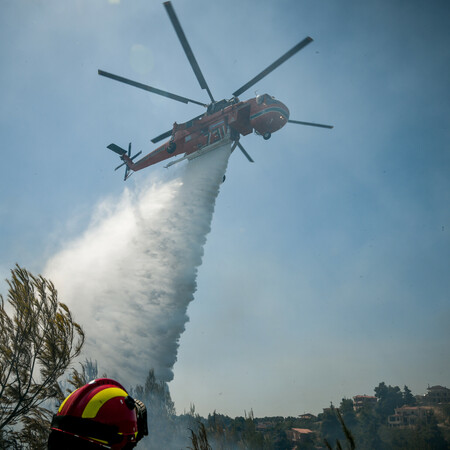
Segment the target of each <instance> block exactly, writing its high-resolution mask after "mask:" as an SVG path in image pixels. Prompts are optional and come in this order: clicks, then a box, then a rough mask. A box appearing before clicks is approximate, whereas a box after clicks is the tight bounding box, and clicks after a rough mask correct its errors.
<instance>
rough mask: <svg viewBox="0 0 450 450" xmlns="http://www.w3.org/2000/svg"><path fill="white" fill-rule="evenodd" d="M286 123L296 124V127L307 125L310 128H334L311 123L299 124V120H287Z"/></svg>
mask: <svg viewBox="0 0 450 450" xmlns="http://www.w3.org/2000/svg"><path fill="white" fill-rule="evenodd" d="M288 122H289V123H296V124H297V125H308V126H310V127H320V128H334V126H333V125H324V124H322V123H312V122H300V121H299V120H288Z"/></svg>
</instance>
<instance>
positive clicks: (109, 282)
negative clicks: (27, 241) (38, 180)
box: [45, 144, 230, 386]
mask: <svg viewBox="0 0 450 450" xmlns="http://www.w3.org/2000/svg"><path fill="white" fill-rule="evenodd" d="M229 155H230V145H229V144H226V145H224V146H222V147H219V148H218V149H216V150H214V151H213V152H211V153H208V154H206V155H204V156H202V157H201V158H197V159H195V160H193V161H191V162H189V163H188V164H187V165H186V167H184V168H183V170H181V171H180V172H181V174H180V175H179V176H178V177H177V178H173V179H171V180H169V181H166V182H156V183H155V182H153V183H150V184H147V185H145V186H144V187H140V188H137V189H136V190H130V189H125V190H124V192H123V195H122V197H121V198H120V199H119V200H118V201H117V200H115V201H114V202H113V201H112V200H107V201H104V202H102V203H101V204H100V205H99V206H98V207H97V209H96V212H95V214H94V218H93V220H92V223H91V225H90V226H89V227H88V229H87V230H86V231H85V232H84V233H83V235H82V236H80V237H79V238H77V239H75V240H74V241H73V242H69V243H66V244H65V245H64V248H63V249H62V250H61V251H60V252H59V253H58V254H56V255H55V256H54V257H52V258H51V260H50V261H48V264H47V266H46V268H45V276H47V277H49V278H50V279H51V280H52V281H53V282H54V283H55V286H56V287H57V289H58V292H59V297H60V299H61V301H63V302H65V303H66V304H67V305H68V306H69V308H70V309H71V310H72V312H73V313H74V316H75V319H76V320H77V321H78V322H79V323H80V324H81V325H82V326H83V328H84V330H85V332H86V336H87V341H86V345H85V350H84V355H83V357H89V358H93V359H96V360H97V361H98V364H99V370H100V371H105V372H106V373H107V374H108V375H109V376H112V377H116V378H118V379H119V380H121V381H122V382H123V383H125V384H126V385H128V386H130V385H134V384H136V383H141V384H142V383H143V382H144V380H145V378H146V376H147V374H148V370H149V369H150V368H154V369H155V375H156V377H157V378H158V379H160V380H163V381H170V380H171V379H172V378H173V366H174V364H175V362H176V359H177V350H178V345H179V344H178V343H179V339H180V336H181V334H182V333H183V331H184V329H185V324H186V322H187V320H188V316H187V313H186V312H187V307H188V305H189V303H190V302H191V301H192V300H193V298H194V292H195V290H196V275H197V268H198V267H199V266H200V264H201V262H202V256H203V246H204V244H205V242H206V235H207V234H208V232H209V231H210V226H211V219H212V214H213V211H214V206H215V201H216V197H217V195H218V192H219V187H220V185H221V182H222V179H223V176H224V174H225V171H226V167H227V164H228V158H229ZM145 175H146V174H145V172H141V173H138V174H137V175H136V176H141V177H145Z"/></svg>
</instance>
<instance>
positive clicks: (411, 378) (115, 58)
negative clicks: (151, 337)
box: [0, 0, 450, 417]
mask: <svg viewBox="0 0 450 450" xmlns="http://www.w3.org/2000/svg"><path fill="white" fill-rule="evenodd" d="M173 6H174V8H175V11H176V13H177V15H178V18H179V20H180V22H181V24H182V27H183V29H184V32H185V34H186V36H187V38H188V40H189V43H190V45H191V47H192V50H193V52H194V54H195V56H196V58H197V61H198V63H199V66H200V68H201V70H202V72H203V74H204V76H205V78H206V80H207V82H208V85H209V87H210V89H211V91H212V92H213V94H214V96H215V98H229V97H231V93H232V92H233V91H235V90H236V89H238V88H239V87H240V86H242V85H243V84H244V83H246V82H247V81H248V80H249V79H251V78H252V77H253V76H255V75H256V74H257V73H259V72H260V71H261V70H263V69H264V68H265V67H267V66H268V65H269V64H270V63H272V62H273V61H274V60H275V59H277V58H278V57H279V56H281V55H282V54H283V53H284V52H286V51H287V50H289V49H290V48H291V47H293V46H294V45H295V44H296V43H297V42H299V41H300V40H302V39H303V38H304V37H306V36H311V37H312V38H313V39H314V42H313V43H311V44H310V45H308V46H307V47H306V48H305V49H303V50H302V51H300V52H299V53H298V54H297V55H295V56H294V57H293V58H291V59H290V60H289V61H287V62H286V63H285V64H283V65H282V66H281V67H279V68H278V69H277V70H276V71H274V72H273V73H271V74H270V75H268V76H267V77H266V78H264V79H263V80H261V81H260V82H259V83H258V84H257V85H255V86H254V87H252V88H251V89H250V90H249V91H247V92H246V93H244V94H242V95H241V99H242V100H245V99H247V98H251V97H253V96H254V95H255V92H256V93H259V94H261V93H265V92H268V93H270V94H271V95H273V96H275V97H276V98H277V99H280V100H281V101H282V102H283V103H285V104H286V105H287V106H288V108H289V109H290V113H291V119H294V120H302V121H310V122H319V123H329V124H333V125H334V127H335V128H334V129H333V130H327V129H320V128H312V127H303V126H297V125H287V126H286V127H284V128H283V129H282V130H280V131H279V132H277V133H274V134H273V136H272V138H271V139H270V140H268V141H264V140H263V139H262V138H261V137H259V136H256V135H249V136H246V137H244V138H242V140H241V142H242V144H243V145H244V147H245V148H246V150H247V151H248V153H249V154H250V155H251V156H252V157H253V159H254V160H255V163H254V164H250V163H249V162H248V161H247V160H246V159H245V158H244V157H243V155H242V154H240V153H238V152H234V153H233V154H232V155H231V157H230V160H229V163H228V168H227V171H226V175H227V179H226V181H225V183H223V184H222V185H221V186H220V192H219V194H218V196H217V199H216V202H215V208H214V214H213V216H212V223H211V231H210V232H209V234H208V235H207V241H206V244H205V246H204V248H203V257H202V262H201V265H199V266H198V272H197V279H196V291H195V294H194V299H193V301H192V302H191V303H190V304H189V306H188V307H187V315H188V316H189V321H188V322H187V323H186V329H185V331H184V332H183V333H182V334H181V337H180V339H179V347H178V353H177V361H176V363H175V365H174V367H173V375H174V378H173V381H171V382H170V383H169V387H170V391H171V394H172V398H173V400H174V401H175V406H176V409H177V411H178V412H179V413H181V412H183V410H188V409H189V406H190V404H191V403H194V404H195V406H196V410H197V411H198V412H199V413H201V414H203V415H206V414H208V413H210V412H212V411H214V410H216V411H217V412H220V413H222V414H228V415H230V416H233V417H234V416H238V415H243V414H244V411H249V410H250V409H253V412H254V414H255V416H256V417H262V416H273V415H284V416H287V415H293V416H295V415H298V414H302V413H304V412H311V413H313V414H317V413H319V412H321V411H322V408H324V407H327V406H328V405H329V403H330V402H333V403H335V404H339V402H340V400H341V399H342V398H343V397H347V398H349V397H352V396H353V395H357V394H369V395H370V394H373V388H374V387H375V386H376V385H378V383H379V382H381V381H384V382H386V384H391V385H399V386H400V387H403V386H404V385H407V386H408V387H409V388H410V389H411V390H412V391H413V392H414V393H416V394H424V393H425V392H426V388H427V386H428V385H434V384H441V385H444V386H447V387H449V385H450V358H449V342H450V328H449V327H448V323H450V306H449V293H450V273H449V272H450V270H449V267H450V264H449V263H450V261H449V259H450V208H449V205H450V176H449V173H450V154H449V151H450V127H449V126H448V123H449V118H450V87H449V83H448V80H449V79H450V50H449V49H450V34H449V33H448V21H449V18H450V6H449V4H448V2H445V1H433V2H426V1H418V0H413V1H403V0H399V1H396V2H391V1H388V0H381V1H379V0H378V1H373V0H370V1H367V2H358V1H356V0H342V1H340V2H331V1H325V0H304V1H299V0H280V1H268V0H264V1H260V0H239V1H238V0H228V1H227V2H223V1H210V0H189V1H187V0H174V1H173ZM0 11H1V14H0V61H1V70H0V99H1V102H0V136H1V142H2V168H3V170H2V177H1V178H0V236H1V237H0V255H1V259H0V276H1V278H2V279H5V278H8V277H9V271H10V269H11V268H12V267H14V264H15V263H19V264H20V265H21V266H23V267H26V268H27V269H28V270H31V271H32V272H33V273H42V272H43V271H44V270H45V268H46V267H47V265H48V263H49V261H52V260H53V258H54V257H55V255H58V254H60V253H61V252H63V251H64V249H66V248H67V247H68V246H70V245H71V243H73V242H77V240H79V239H80V237H82V236H86V234H87V233H88V231H89V230H90V229H91V227H92V224H93V223H95V221H96V217H97V215H98V214H99V211H101V205H104V204H105V202H106V203H107V204H116V205H121V202H123V201H124V200H123V199H124V198H126V195H128V194H127V193H130V192H131V193H133V192H141V190H142V189H143V186H153V185H152V183H159V184H158V186H159V185H160V184H161V183H162V184H164V183H167V184H168V185H170V183H171V182H173V180H176V179H177V177H178V176H179V174H180V171H182V170H183V168H176V167H175V168H173V170H172V168H171V169H164V168H163V167H162V166H155V167H152V168H149V169H147V170H144V171H141V172H138V173H136V174H135V175H134V176H133V177H131V178H130V179H129V180H127V182H126V183H125V184H124V182H123V176H122V173H118V172H114V170H113V169H114V167H116V166H117V165H118V163H119V162H118V159H117V155H115V154H113V153H112V152H110V151H109V150H107V149H106V146H107V145H108V144H110V143H111V142H115V143H116V144H118V145H121V146H126V145H127V143H128V142H130V141H132V143H133V148H134V149H136V150H142V151H143V152H144V154H145V153H146V152H149V151H151V150H152V149H153V148H154V145H153V144H152V143H151V142H150V139H152V138H153V137H155V136H157V135H159V134H160V133H162V132H164V131H166V130H167V129H169V128H170V127H171V126H172V123H173V122H174V121H177V122H178V123H181V122H184V121H187V120H189V119H191V118H192V117H194V116H197V115H198V114H200V113H202V112H203V110H202V107H200V106H198V105H184V104H182V103H178V102H174V101H170V100H168V99H166V98H163V97H159V96H156V95H151V94H149V93H147V92H144V91H141V90H139V89H134V88H132V87H130V86H126V85H123V84H120V83H117V82H114V81H112V80H108V79H106V78H103V77H99V76H98V74H97V70H98V69H102V70H105V71H108V72H112V73H115V74H118V75H121V76H124V77H127V78H131V79H133V80H136V81H139V82H143V83H147V84H150V85H152V86H155V87H158V88H160V89H165V90H168V91H171V92H173V93H175V94H179V95H183V96H186V97H189V98H193V99H196V100H199V101H205V102H207V100H208V96H207V94H206V92H204V91H203V90H202V89H201V88H200V86H199V84H198V82H197V79H196V78H195V76H194V74H193V72H192V70H191V68H190V66H189V63H188V61H187V59H186V57H185V55H184V53H183V51H182V48H181V46H180V44H179V42H178V39H177V37H176V34H175V32H174V30H173V28H172V25H171V24H170V21H169V19H168V17H167V14H166V12H165V10H164V8H163V6H162V3H161V2H157V1H153V0H146V1H144V0H134V1H125V0H121V1H118V0H115V1H107V0H94V1H92V0H77V1H75V0H71V1H68V2H64V3H62V2H59V1H56V0H46V1H31V0H30V1H25V0H19V1H17V0H2V2H1V3H0ZM162 199H163V197H162ZM162 199H161V201H162ZM115 243H116V242H115V241H114V238H111V244H110V245H111V246H114V245H115ZM56 287H57V288H58V289H61V287H60V286H58V285H57V286H56ZM0 292H2V293H3V294H5V292H6V283H3V284H2V285H0ZM61 300H62V301H64V299H63V298H62V299H61ZM83 301H86V302H88V301H89V299H84V300H83ZM92 302H95V299H92ZM68 304H69V303H68ZM69 306H70V307H72V305H70V304H69ZM73 307H74V308H75V307H76V305H75V304H74V305H73ZM96 319H97V320H101V319H99V318H96ZM81 325H84V326H85V325H86V324H83V323H81ZM129 338H130V340H131V342H132V340H133V336H129Z"/></svg>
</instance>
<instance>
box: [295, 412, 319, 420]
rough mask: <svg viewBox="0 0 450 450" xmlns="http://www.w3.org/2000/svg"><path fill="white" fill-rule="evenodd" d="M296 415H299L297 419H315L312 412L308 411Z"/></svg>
mask: <svg viewBox="0 0 450 450" xmlns="http://www.w3.org/2000/svg"><path fill="white" fill-rule="evenodd" d="M298 417H299V419H303V420H315V419H316V416H315V415H314V414H309V413H306V414H301V415H299V416H298Z"/></svg>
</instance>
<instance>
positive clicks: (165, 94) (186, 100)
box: [98, 70, 208, 107]
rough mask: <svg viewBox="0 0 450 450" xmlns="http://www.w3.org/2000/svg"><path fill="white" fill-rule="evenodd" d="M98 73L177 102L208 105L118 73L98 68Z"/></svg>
mask: <svg viewBox="0 0 450 450" xmlns="http://www.w3.org/2000/svg"><path fill="white" fill-rule="evenodd" d="M98 74H99V75H101V76H103V77H106V78H111V79H112V80H116V81H120V82H121V83H125V84H129V85H130V86H134V87H137V88H139V89H143V90H144V91H149V92H152V93H153V94H158V95H162V96H163V97H168V98H171V99H172V100H177V101H178V102H182V103H189V102H191V103H195V104H197V105H201V106H204V107H206V106H208V105H205V103H202V102H198V101H196V100H192V99H190V98H187V97H182V96H181V95H176V94H172V93H170V92H167V91H162V90H161V89H156V88H154V87H151V86H148V85H146V84H142V83H138V82H137V81H133V80H129V79H128V78H123V77H119V76H118V75H114V74H112V73H109V72H105V71H103V70H99V71H98Z"/></svg>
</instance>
